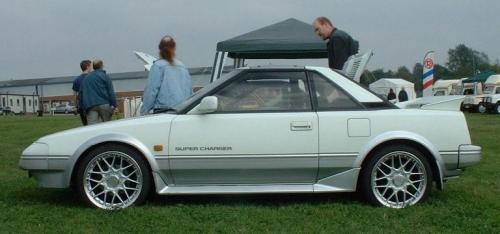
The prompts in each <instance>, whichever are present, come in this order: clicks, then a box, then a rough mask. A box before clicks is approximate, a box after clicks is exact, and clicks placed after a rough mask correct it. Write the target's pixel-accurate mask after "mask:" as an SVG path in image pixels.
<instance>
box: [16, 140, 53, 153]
mask: <svg viewBox="0 0 500 234" xmlns="http://www.w3.org/2000/svg"><path fill="white" fill-rule="evenodd" d="M22 155H40V156H47V155H49V145H48V144H47V143H43V142H35V143H33V144H31V145H30V146H28V148H26V149H25V150H24V151H23V154H22Z"/></svg>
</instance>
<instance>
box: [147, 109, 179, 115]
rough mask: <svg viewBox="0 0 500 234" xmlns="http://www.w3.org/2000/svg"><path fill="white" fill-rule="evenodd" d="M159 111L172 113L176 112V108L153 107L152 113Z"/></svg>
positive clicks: (158, 112)
mask: <svg viewBox="0 0 500 234" xmlns="http://www.w3.org/2000/svg"><path fill="white" fill-rule="evenodd" d="M160 113H174V114H177V110H176V109H174V108H159V109H155V110H154V111H153V114H160Z"/></svg>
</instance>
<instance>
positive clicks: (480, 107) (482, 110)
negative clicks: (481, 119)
mask: <svg viewBox="0 0 500 234" xmlns="http://www.w3.org/2000/svg"><path fill="white" fill-rule="evenodd" d="M487 111H488V109H486V106H484V104H482V103H480V104H479V105H478V106H477V112H479V113H481V114H484V113H486V112H487Z"/></svg>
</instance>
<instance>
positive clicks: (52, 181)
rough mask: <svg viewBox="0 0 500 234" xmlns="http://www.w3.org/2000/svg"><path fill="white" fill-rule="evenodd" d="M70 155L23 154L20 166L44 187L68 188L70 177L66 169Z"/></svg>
mask: <svg viewBox="0 0 500 234" xmlns="http://www.w3.org/2000/svg"><path fill="white" fill-rule="evenodd" d="M68 159H69V156H67V155H58V156H34V155H23V156H21V159H20V160H19V167H20V168H21V169H24V170H28V175H29V176H33V177H34V178H35V180H36V181H37V183H38V185H39V186H40V187H43V188H67V187H68V183H67V182H68V180H69V179H68V178H67V173H66V171H65V169H66V167H67V165H68Z"/></svg>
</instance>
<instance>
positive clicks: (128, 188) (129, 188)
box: [124, 187, 139, 191]
mask: <svg viewBox="0 0 500 234" xmlns="http://www.w3.org/2000/svg"><path fill="white" fill-rule="evenodd" d="M124 188H125V189H127V190H134V191H139V189H136V188H131V187H124Z"/></svg>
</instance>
